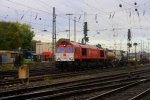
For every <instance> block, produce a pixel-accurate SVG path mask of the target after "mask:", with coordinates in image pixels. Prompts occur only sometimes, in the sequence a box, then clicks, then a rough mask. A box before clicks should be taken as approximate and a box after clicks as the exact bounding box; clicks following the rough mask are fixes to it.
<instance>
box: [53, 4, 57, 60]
mask: <svg viewBox="0 0 150 100" xmlns="http://www.w3.org/2000/svg"><path fill="white" fill-rule="evenodd" d="M55 45H56V14H55V7H53V22H52V60H53V61H54V60H55Z"/></svg>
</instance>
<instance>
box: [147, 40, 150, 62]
mask: <svg viewBox="0 0 150 100" xmlns="http://www.w3.org/2000/svg"><path fill="white" fill-rule="evenodd" d="M147 40H148V62H149V63H150V55H149V51H150V50H149V44H150V43H149V40H150V39H147Z"/></svg>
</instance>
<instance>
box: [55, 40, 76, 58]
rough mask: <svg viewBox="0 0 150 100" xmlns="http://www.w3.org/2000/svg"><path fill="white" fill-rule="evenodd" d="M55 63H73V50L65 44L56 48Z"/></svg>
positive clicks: (69, 45) (62, 43)
mask: <svg viewBox="0 0 150 100" xmlns="http://www.w3.org/2000/svg"><path fill="white" fill-rule="evenodd" d="M56 61H74V48H73V46H72V45H71V44H68V43H67V42H61V44H59V45H57V46H56Z"/></svg>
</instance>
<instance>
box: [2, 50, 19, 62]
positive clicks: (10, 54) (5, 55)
mask: <svg viewBox="0 0 150 100" xmlns="http://www.w3.org/2000/svg"><path fill="white" fill-rule="evenodd" d="M18 53H19V52H18V51H8V50H0V63H1V64H2V63H14V61H15V57H16V55H17V54H18Z"/></svg>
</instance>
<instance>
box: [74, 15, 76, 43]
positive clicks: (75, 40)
mask: <svg viewBox="0 0 150 100" xmlns="http://www.w3.org/2000/svg"><path fill="white" fill-rule="evenodd" d="M74 42H76V17H74Z"/></svg>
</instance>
